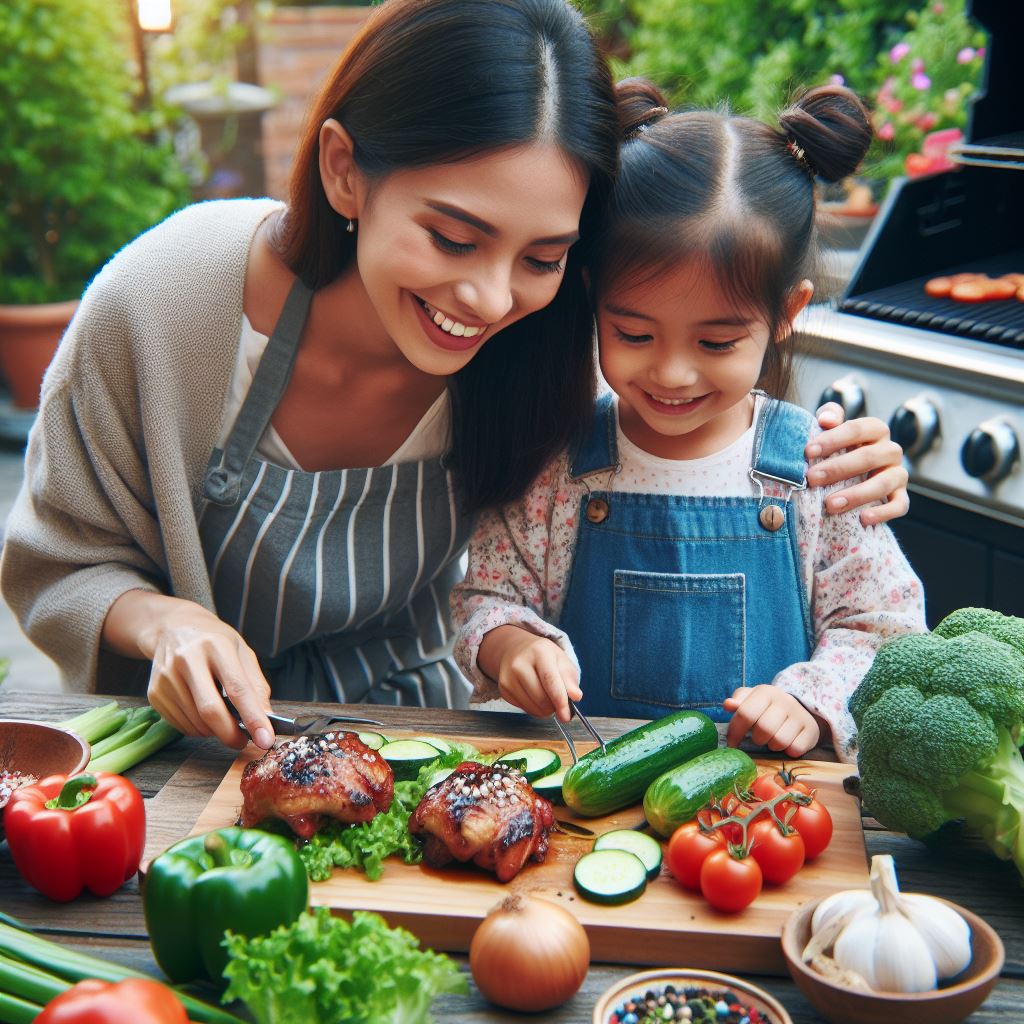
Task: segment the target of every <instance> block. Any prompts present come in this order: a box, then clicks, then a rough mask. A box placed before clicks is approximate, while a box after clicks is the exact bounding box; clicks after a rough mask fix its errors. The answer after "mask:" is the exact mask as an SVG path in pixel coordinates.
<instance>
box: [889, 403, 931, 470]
mask: <svg viewBox="0 0 1024 1024" xmlns="http://www.w3.org/2000/svg"><path fill="white" fill-rule="evenodd" d="M889 432H890V433H891V434H892V439H893V440H894V441H895V442H896V443H897V444H898V445H899V446H900V447H901V448H902V449H903V451H904V452H905V453H906V454H907V455H908V456H909V457H910V458H916V457H917V456H918V455H924V453H925V452H926V451H928V449H929V448H931V446H932V445H933V444H934V443H935V440H936V438H937V437H938V436H939V410H938V409H936V408H935V404H934V403H933V402H931V401H930V400H929V399H927V398H924V397H921V396H919V397H917V398H911V399H909V400H908V401H906V402H904V403H903V404H902V405H901V406H900V407H899V408H898V409H897V410H896V411H895V412H894V413H893V414H892V419H890V420H889Z"/></svg>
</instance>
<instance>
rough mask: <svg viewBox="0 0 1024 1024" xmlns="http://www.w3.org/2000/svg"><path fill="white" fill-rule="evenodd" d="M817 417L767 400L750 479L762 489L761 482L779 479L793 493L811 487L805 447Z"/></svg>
mask: <svg viewBox="0 0 1024 1024" xmlns="http://www.w3.org/2000/svg"><path fill="white" fill-rule="evenodd" d="M812 422H813V418H812V417H811V415H810V413H808V412H806V411H805V410H804V409H801V408H800V407H799V406H796V405H791V404H790V403H789V402H780V401H779V400H778V399H776V398H765V400H764V404H763V406H762V408H761V415H760V416H759V417H758V420H757V428H756V430H755V433H754V454H753V459H752V460H751V467H750V479H751V480H753V481H754V483H756V484H757V485H758V487H759V488H760V489H761V490H762V493H763V486H762V483H761V480H763V479H767V480H775V481H777V482H779V483H782V484H786V485H787V486H788V488H789V490H788V491H787V493H786V498H785V501H789V497H790V495H791V494H792V492H793V491H802V490H804V489H805V488H806V487H807V475H806V474H807V463H806V461H805V460H804V447H805V445H806V444H807V439H808V437H809V436H810V432H811V424H812Z"/></svg>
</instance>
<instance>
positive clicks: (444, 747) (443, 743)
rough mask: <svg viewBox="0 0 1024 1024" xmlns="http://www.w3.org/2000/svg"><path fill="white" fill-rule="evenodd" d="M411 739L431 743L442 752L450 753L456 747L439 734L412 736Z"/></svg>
mask: <svg viewBox="0 0 1024 1024" xmlns="http://www.w3.org/2000/svg"><path fill="white" fill-rule="evenodd" d="M410 740H415V741H416V742H417V743H429V744H430V745H431V746H432V747H436V748H437V749H438V750H440V751H441V753H442V754H447V753H450V752H451V751H452V750H454V749H455V748H454V747H453V746H452V744H451V743H449V742H448V741H447V740H443V739H441V738H440V737H439V736H412V737H410Z"/></svg>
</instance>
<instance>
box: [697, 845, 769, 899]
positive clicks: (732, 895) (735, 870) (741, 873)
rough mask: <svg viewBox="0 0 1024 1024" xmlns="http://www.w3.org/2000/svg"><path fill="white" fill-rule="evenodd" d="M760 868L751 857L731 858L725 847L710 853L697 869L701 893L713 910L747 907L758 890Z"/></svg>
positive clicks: (760, 878) (760, 880)
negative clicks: (698, 870)
mask: <svg viewBox="0 0 1024 1024" xmlns="http://www.w3.org/2000/svg"><path fill="white" fill-rule="evenodd" d="M761 883H762V875H761V866H760V864H758V863H757V861H756V860H754V858H753V857H734V856H733V855H732V854H731V853H730V852H729V849H728V847H726V846H723V847H721V849H718V850H712V851H711V853H709V854H708V855H707V857H705V859H704V863H703V864H702V865H701V869H700V891H701V892H702V893H704V899H706V900H707V901H708V903H710V904H711V906H713V907H714V908H715V909H716V910H724V911H726V912H729V913H733V912H735V911H737V910H742V909H743V908H744V907H749V906H750V904H751V903H753V902H754V900H756V899H757V896H758V893H760V891H761Z"/></svg>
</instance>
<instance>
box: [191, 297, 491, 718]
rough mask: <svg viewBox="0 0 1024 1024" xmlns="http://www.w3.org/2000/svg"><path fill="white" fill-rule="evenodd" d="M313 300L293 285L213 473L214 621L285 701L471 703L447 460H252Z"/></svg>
mask: <svg viewBox="0 0 1024 1024" xmlns="http://www.w3.org/2000/svg"><path fill="white" fill-rule="evenodd" d="M311 299H312V292H311V291H310V290H309V289H308V288H307V287H306V286H305V285H303V284H301V283H300V282H296V284H295V285H294V287H293V288H292V290H291V292H290V293H289V296H288V299H287V301H286V302H285V306H284V309H283V310H282V312H281V317H280V319H279V320H278V322H277V324H276V325H275V327H274V331H273V333H272V334H271V336H270V339H269V341H268V342H267V348H266V351H265V352H264V354H263V358H262V359H261V360H260V364H259V366H258V368H257V370H256V373H255V375H254V377H253V381H252V386H251V387H250V389H249V393H248V395H247V396H246V399H245V402H244V403H243V405H242V408H241V410H240V412H239V414H238V419H237V421H236V422H235V425H234V427H233V429H232V431H231V435H230V436H229V437H228V439H227V441H226V442H225V444H224V447H223V449H220V448H217V449H215V450H214V452H213V454H212V456H211V457H210V462H209V465H208V467H207V471H206V477H205V480H204V487H203V497H204V499H205V504H204V507H203V510H202V512H201V516H200V522H199V532H200V537H201V539H202V545H203V552H204V555H205V558H206V565H207V567H208V569H209V573H210V581H211V584H212V587H213V595H214V602H215V605H216V610H217V614H218V615H219V616H220V617H221V618H222V619H223V620H224V621H225V622H227V623H229V624H230V625H232V626H234V627H235V629H237V630H238V632H239V633H240V634H241V635H242V636H243V637H244V638H245V641H246V643H248V644H249V646H250V647H252V649H253V650H254V651H255V652H256V654H257V656H258V657H259V659H260V664H261V665H262V667H263V670H264V672H265V674H266V676H267V679H268V681H269V682H270V684H271V690H272V693H273V696H274V697H275V699H285V700H326V701H339V702H343V703H357V702H369V703H379V704H415V705H422V706H427V707H466V706H468V700H469V693H470V690H471V687H470V684H469V683H468V682H467V681H466V679H465V678H464V677H463V676H462V675H461V673H460V672H459V670H458V668H457V667H456V665H455V663H454V661H452V659H451V649H452V643H453V634H452V630H451V627H450V625H449V621H448V593H449V591H450V590H451V588H452V586H453V585H454V584H455V583H456V582H458V580H459V579H461V577H462V573H461V572H460V570H459V556H460V555H461V554H462V552H463V550H464V549H465V546H466V544H467V543H468V541H469V536H470V533H471V532H472V526H473V523H472V518H471V517H469V516H466V515H463V514H461V513H460V512H459V510H458V507H457V503H456V500H455V495H454V491H453V483H452V475H451V473H450V471H449V470H447V469H446V468H445V466H444V464H443V460H442V459H441V458H435V459H423V460H421V461H418V462H403V463H398V464H394V465H388V466H378V467H371V468H368V469H340V470H330V471H323V472H318V473H306V472H303V471H301V470H293V469H284V468H282V467H281V466H275V465H273V464H271V463H269V462H264V461H262V460H261V459H258V458H255V457H254V454H253V453H254V452H255V450H256V445H257V443H258V442H259V439H260V438H261V437H262V435H263V432H264V430H265V429H266V427H267V424H268V423H269V422H270V418H271V416H272V415H273V413H274V409H275V408H276V407H277V403H278V402H279V401H280V398H281V396H282V395H283V394H284V391H285V388H286V387H287V385H288V379H289V377H290V376H291V371H292V367H293V365H294V363H295V356H296V353H297V351H298V346H299V338H300V336H301V334H302V329H303V326H304V324H305V321H306V315H307V313H308V312H309V304H310V300H311Z"/></svg>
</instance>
